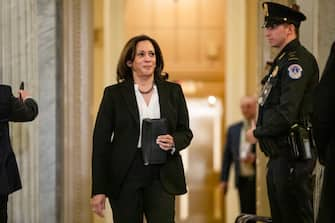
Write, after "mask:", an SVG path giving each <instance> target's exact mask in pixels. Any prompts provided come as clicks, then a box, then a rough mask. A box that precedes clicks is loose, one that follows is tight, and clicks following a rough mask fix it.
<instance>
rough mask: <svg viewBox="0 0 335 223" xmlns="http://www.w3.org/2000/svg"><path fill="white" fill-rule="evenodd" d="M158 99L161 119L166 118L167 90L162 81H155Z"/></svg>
mask: <svg viewBox="0 0 335 223" xmlns="http://www.w3.org/2000/svg"><path fill="white" fill-rule="evenodd" d="M156 85H157V91H158V97H159V108H160V112H161V118H167V116H168V112H167V111H168V107H167V102H168V90H167V88H166V85H165V84H164V82H163V81H159V80H158V81H156Z"/></svg>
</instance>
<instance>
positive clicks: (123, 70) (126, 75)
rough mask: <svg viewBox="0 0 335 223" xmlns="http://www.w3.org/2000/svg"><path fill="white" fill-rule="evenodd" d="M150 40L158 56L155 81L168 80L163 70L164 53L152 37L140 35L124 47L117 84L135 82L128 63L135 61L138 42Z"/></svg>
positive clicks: (118, 67) (118, 69) (118, 66)
mask: <svg viewBox="0 0 335 223" xmlns="http://www.w3.org/2000/svg"><path fill="white" fill-rule="evenodd" d="M145 40H148V41H150V42H151V44H152V45H153V46H154V49H155V55H156V67H155V70H154V79H155V80H158V79H167V77H168V74H167V73H165V74H162V71H163V68H164V60H163V55H162V51H161V49H160V47H159V45H158V43H157V42H156V40H154V39H152V38H151V37H149V36H147V35H139V36H135V37H133V38H131V39H130V40H128V42H127V43H126V45H125V46H124V48H123V50H122V52H121V55H120V58H119V62H118V65H117V71H116V73H117V78H116V80H117V82H118V83H119V82H122V81H125V80H133V72H132V70H131V68H130V67H129V66H128V65H127V62H128V61H134V59H135V54H136V46H137V43H138V42H141V41H145Z"/></svg>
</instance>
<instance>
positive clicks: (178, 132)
mask: <svg viewBox="0 0 335 223" xmlns="http://www.w3.org/2000/svg"><path fill="white" fill-rule="evenodd" d="M163 67H164V62H163V57H162V53H161V50H160V47H159V45H158V44H157V42H156V41H155V40H154V39H152V38H150V37H148V36H145V35H140V36H135V37H133V38H132V39H130V40H129V41H128V42H127V44H126V45H125V47H124V49H123V51H122V53H121V56H120V59H119V63H118V67H117V82H118V83H117V84H115V85H112V86H108V87H106V89H105V91H104V96H103V98H102V101H101V104H100V108H99V112H98V114H97V118H96V123H95V128H94V133H93V157H92V178H93V179H92V180H93V184H92V199H91V206H92V210H93V211H94V212H95V213H96V214H98V215H99V216H103V210H104V209H105V200H106V198H107V197H108V198H109V201H110V204H111V207H112V210H113V220H114V222H115V223H118V222H121V223H127V222H129V223H141V222H142V221H143V214H144V215H145V218H146V220H147V222H148V223H155V222H160V223H164V222H174V215H175V195H180V194H184V193H186V183H185V176H184V169H183V163H182V159H181V156H180V154H179V151H181V150H182V149H185V148H186V147H187V146H188V145H189V144H190V142H191V139H192V137H193V135H192V131H191V130H190V128H189V116H188V111H187V106H186V102H185V98H184V94H183V92H182V89H181V87H180V85H179V84H176V83H171V82H168V81H166V78H167V76H166V75H165V76H164V75H162V71H163ZM145 118H150V119H157V118H165V119H166V120H167V127H168V134H164V135H160V136H158V137H157V139H156V143H157V144H158V145H159V147H160V149H162V150H164V151H165V152H166V154H167V160H166V162H165V163H163V164H150V165H144V161H143V158H142V150H141V135H142V132H141V127H142V120H143V119H145Z"/></svg>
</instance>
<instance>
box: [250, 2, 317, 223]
mask: <svg viewBox="0 0 335 223" xmlns="http://www.w3.org/2000/svg"><path fill="white" fill-rule="evenodd" d="M263 8H264V11H265V13H266V14H265V24H264V25H265V27H270V26H273V25H279V24H282V23H290V24H294V25H295V26H296V27H299V25H300V22H301V21H303V20H305V16H304V15H303V14H302V13H300V12H298V11H295V10H293V9H291V8H289V7H286V6H283V5H280V4H276V3H271V2H265V3H263ZM318 79H319V70H318V66H317V62H316V60H315V58H314V56H313V55H312V54H311V53H310V52H308V51H307V50H306V49H305V48H304V47H303V46H302V45H301V44H300V42H299V40H298V39H295V40H293V41H291V42H290V43H288V44H287V45H286V46H285V47H284V48H283V49H282V50H281V52H280V53H279V54H278V56H277V57H276V58H275V60H274V62H273V64H272V66H271V69H270V71H269V74H268V75H266V76H265V77H264V79H263V80H262V84H263V89H262V92H261V95H260V98H259V104H260V106H259V115H258V120H257V125H256V129H255V130H254V135H255V137H256V138H258V141H259V144H260V147H261V150H262V151H263V152H264V153H265V155H267V156H268V157H269V162H268V172H267V187H268V195H269V201H270V207H271V215H272V219H273V222H274V223H286V222H294V223H298V222H301V223H309V222H310V223H312V222H313V206H312V204H313V176H312V172H313V168H314V165H315V157H314V156H309V157H308V159H303V158H299V157H295V156H293V154H292V145H291V144H290V143H289V142H290V141H289V134H290V129H291V126H293V125H294V124H299V125H302V126H305V124H306V123H308V122H309V120H310V115H311V112H312V103H311V100H312V94H313V89H314V88H315V86H316V85H317V83H318Z"/></svg>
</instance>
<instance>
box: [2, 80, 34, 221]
mask: <svg viewBox="0 0 335 223" xmlns="http://www.w3.org/2000/svg"><path fill="white" fill-rule="evenodd" d="M37 114H38V106H37V104H36V102H35V101H34V100H33V99H32V98H29V97H28V93H27V92H26V91H24V90H20V98H16V97H14V96H13V94H12V90H11V87H10V86H6V85H0V222H1V223H5V222H7V201H8V195H9V194H11V193H13V192H15V191H17V190H19V189H21V187H22V186H21V180H20V175H19V171H18V167H17V163H16V159H15V155H14V152H13V149H12V146H11V142H10V137H9V125H8V122H10V121H13V122H27V121H32V120H34V119H35V117H36V116H37Z"/></svg>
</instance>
